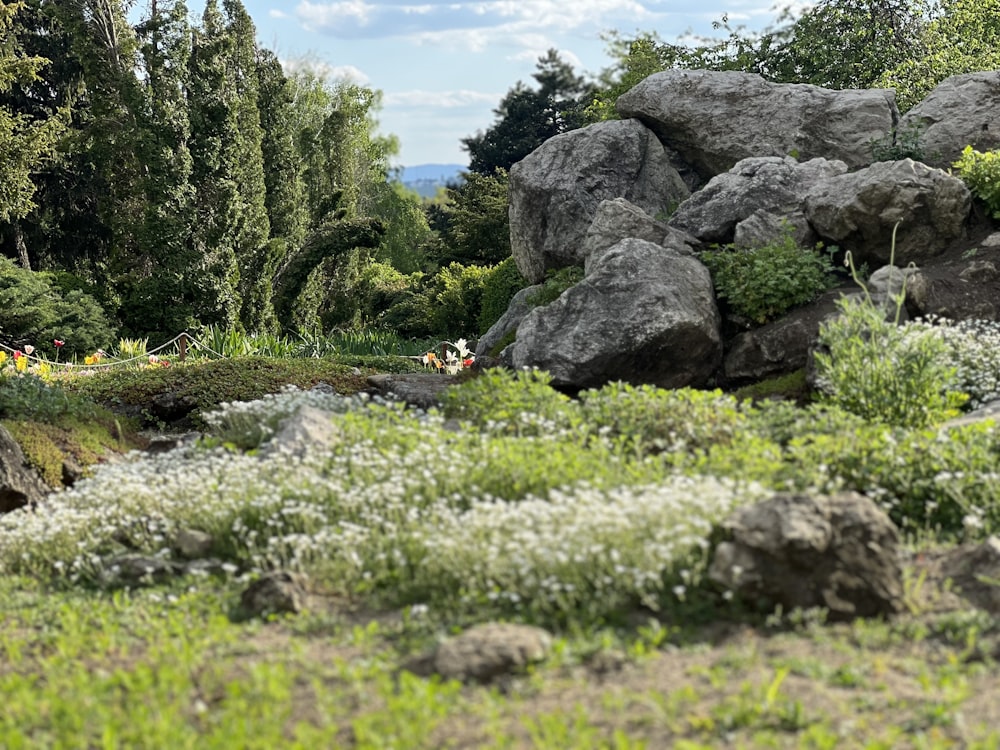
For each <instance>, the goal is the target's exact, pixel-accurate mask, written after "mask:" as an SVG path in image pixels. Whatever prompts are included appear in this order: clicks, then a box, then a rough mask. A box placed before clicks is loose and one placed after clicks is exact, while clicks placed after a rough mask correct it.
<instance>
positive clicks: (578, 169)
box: [509, 120, 689, 284]
mask: <svg viewBox="0 0 1000 750" xmlns="http://www.w3.org/2000/svg"><path fill="white" fill-rule="evenodd" d="M688 194H689V191H688V188H687V186H686V185H685V184H684V182H683V180H681V178H680V175H679V174H678V173H677V171H676V170H675V169H674V168H673V167H672V166H671V165H670V161H669V158H668V157H667V154H666V152H665V151H664V150H663V146H662V145H661V144H660V142H659V141H658V140H657V138H656V136H655V135H653V133H651V132H650V131H649V130H648V129H646V128H645V127H644V126H643V125H642V124H641V123H640V122H639V121H638V120H616V121H609V122H600V123H597V124H594V125H590V126H588V127H586V128H581V129H579V130H573V131H571V132H568V133H563V134H561V135H557V136H555V137H554V138H550V139H549V140H547V141H546V142H545V143H543V144H542V145H541V146H539V147H538V148H537V149H536V150H535V151H533V152H532V153H531V154H529V155H528V156H526V157H525V158H524V159H522V160H521V161H519V162H518V163H517V164H515V165H514V166H513V167H511V170H510V207H509V216H510V244H511V252H512V253H513V255H514V261H515V262H516V263H517V267H518V270H520V272H521V275H522V276H524V278H525V279H527V280H528V281H529V282H531V283H532V284H537V283H539V282H541V281H543V280H544V278H545V271H546V270H548V269H550V268H564V267H566V266H572V265H581V266H582V265H583V261H584V255H583V241H584V238H585V236H586V234H587V229H588V227H589V226H590V224H591V221H592V220H593V218H594V214H595V213H596V212H597V208H598V206H599V205H600V204H601V201H603V200H606V199H609V198H627V199H628V200H629V201H630V202H632V203H634V204H635V205H636V206H638V207H639V208H641V209H642V210H643V211H645V212H646V213H648V214H650V215H651V216H656V215H657V214H658V213H661V212H663V211H666V210H668V209H670V208H672V207H673V206H675V205H677V204H678V203H680V202H681V201H682V200H684V199H685V198H687V196H688Z"/></svg>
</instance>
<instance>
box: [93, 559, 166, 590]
mask: <svg viewBox="0 0 1000 750" xmlns="http://www.w3.org/2000/svg"><path fill="white" fill-rule="evenodd" d="M182 570H183V569H182V566H180V565H178V564H177V563H175V562H172V561H170V560H164V559H161V558H159V557H149V556H147V555H120V556H118V557H112V558H110V559H109V560H107V561H106V562H105V567H104V571H103V575H102V580H103V582H104V584H105V585H107V586H152V585H155V584H159V583H166V582H167V581H169V580H171V579H172V578H176V577H177V576H178V575H180V574H181V572H182Z"/></svg>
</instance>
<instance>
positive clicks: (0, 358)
mask: <svg viewBox="0 0 1000 750" xmlns="http://www.w3.org/2000/svg"><path fill="white" fill-rule="evenodd" d="M5 364H7V352H4V351H0V367H3V366H4V365H5Z"/></svg>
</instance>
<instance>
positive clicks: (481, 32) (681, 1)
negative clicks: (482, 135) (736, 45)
mask: <svg viewBox="0 0 1000 750" xmlns="http://www.w3.org/2000/svg"><path fill="white" fill-rule="evenodd" d="M243 2H244V5H245V6H246V9H247V11H248V12H249V13H250V15H251V17H252V18H253V19H254V23H255V24H256V26H257V36H258V40H259V42H260V44H261V45H263V46H265V47H267V48H269V49H272V50H274V52H275V53H276V54H277V55H278V57H279V58H280V59H281V60H282V63H283V64H284V65H285V66H286V68H288V69H290V68H291V67H293V66H295V65H302V64H310V65H313V66H318V67H319V68H321V69H322V70H324V71H326V72H328V73H329V74H330V75H332V76H337V77H347V78H350V79H352V80H353V81H355V82H357V83H359V84H362V85H364V86H367V87H369V88H373V89H378V90H379V91H381V92H382V95H383V100H382V109H381V111H380V112H379V113H378V120H379V130H380V132H381V133H383V134H390V133H391V134H393V135H395V136H397V137H398V139H399V142H400V153H399V155H398V156H397V157H396V159H395V160H394V161H395V164H396V166H415V165H419V164H428V163H454V164H462V165H466V164H468V154H467V153H466V152H465V151H463V150H462V146H461V139H462V138H464V137H467V136H470V135H473V134H475V133H476V132H478V131H481V130H485V129H486V128H488V127H489V126H490V125H491V124H492V123H493V121H494V115H493V110H494V109H495V108H496V106H497V105H498V103H499V102H500V99H501V98H502V97H503V96H504V94H506V92H507V91H508V90H509V89H510V88H511V87H512V86H513V85H514V84H515V83H516V82H517V81H524V82H525V83H530V84H533V83H534V81H533V80H532V78H531V74H532V73H533V72H534V71H535V64H536V63H537V61H538V58H539V57H541V56H543V55H544V54H545V53H546V51H547V50H549V49H550V48H555V49H557V50H558V51H559V52H560V54H561V55H562V57H563V59H564V60H566V61H568V62H570V63H572V64H573V66H574V68H575V70H576V72H577V73H578V74H591V75H596V74H597V73H598V72H599V71H600V70H602V69H603V68H606V67H608V66H609V65H610V63H611V60H610V58H609V57H608V56H607V53H606V43H605V42H604V41H603V40H602V35H603V34H604V33H605V32H607V31H609V30H618V31H620V32H621V33H623V34H630V33H633V32H635V31H656V32H657V33H658V34H659V35H660V37H661V38H662V39H664V40H668V41H675V40H676V39H678V38H679V37H682V36H685V35H687V34H692V33H693V34H695V35H701V36H705V35H711V34H712V33H713V32H712V22H713V21H715V20H718V19H719V18H720V17H721V16H722V15H723V14H724V13H726V14H728V16H729V20H730V23H731V24H733V25H734V26H745V27H747V28H748V29H762V28H765V27H767V26H769V25H771V24H772V23H773V21H774V19H775V18H776V17H777V15H778V12H779V11H778V8H777V7H775V5H774V4H773V3H774V2H775V0H390V2H368V1H367V0H243ZM789 4H790V2H788V1H786V2H783V3H782V5H781V7H784V6H786V5H789ZM799 4H800V5H801V3H799ZM198 6H199V3H198V1H197V0H189V8H190V9H191V10H192V11H194V12H196V13H197V12H199V11H200V8H199V7H198Z"/></svg>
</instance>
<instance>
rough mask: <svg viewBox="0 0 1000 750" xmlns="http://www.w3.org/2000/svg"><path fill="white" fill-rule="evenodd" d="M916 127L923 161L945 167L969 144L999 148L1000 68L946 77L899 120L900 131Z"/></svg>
mask: <svg viewBox="0 0 1000 750" xmlns="http://www.w3.org/2000/svg"><path fill="white" fill-rule="evenodd" d="M913 129H916V132H917V133H918V135H919V144H920V150H921V151H922V152H923V158H922V161H923V162H925V163H926V164H930V165H931V166H935V167H940V168H942V169H948V168H949V167H951V165H952V164H953V163H954V162H955V161H956V160H957V159H958V157H959V156H961V154H962V149H964V148H965V147H966V146H972V147H973V148H974V149H976V150H977V151H991V150H993V149H996V148H1000V71H996V70H992V71H987V72H982V73H965V74H963V75H955V76H951V77H950V78H946V79H945V80H943V81H942V82H941V83H939V84H938V85H937V87H936V88H935V89H934V90H933V91H931V93H930V94H928V95H927V97H926V98H925V99H924V100H923V101H922V102H920V103H919V104H917V105H916V106H915V107H913V108H912V109H911V110H910V111H909V112H907V113H906V114H905V115H904V116H903V118H902V120H900V123H899V132H900V133H904V134H905V133H907V132H908V131H912V130H913Z"/></svg>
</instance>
